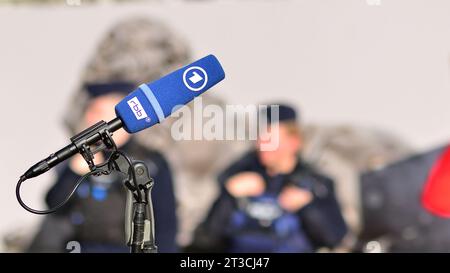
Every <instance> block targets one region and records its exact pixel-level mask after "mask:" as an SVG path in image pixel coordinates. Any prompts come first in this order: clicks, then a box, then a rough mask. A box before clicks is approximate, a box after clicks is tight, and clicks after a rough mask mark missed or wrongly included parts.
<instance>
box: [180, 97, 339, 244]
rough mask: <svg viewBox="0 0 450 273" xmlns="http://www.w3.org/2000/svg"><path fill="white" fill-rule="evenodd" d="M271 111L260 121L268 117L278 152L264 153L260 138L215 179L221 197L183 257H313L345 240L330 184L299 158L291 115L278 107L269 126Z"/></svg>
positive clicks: (296, 127) (295, 124)
mask: <svg viewBox="0 0 450 273" xmlns="http://www.w3.org/2000/svg"><path fill="white" fill-rule="evenodd" d="M275 105H276V104H273V105H271V107H269V108H268V110H267V111H265V112H264V111H262V112H261V113H260V115H266V116H267V119H268V122H269V127H268V128H269V130H268V134H269V135H270V134H276V133H278V136H279V145H278V147H277V148H276V149H275V150H273V151H266V150H264V149H263V145H264V142H265V141H264V139H267V138H266V136H264V135H260V136H259V138H258V140H257V142H256V147H255V149H253V150H251V151H250V152H248V153H247V154H245V155H244V156H243V157H242V158H241V159H239V160H237V161H236V162H235V163H233V164H232V165H231V166H230V167H228V168H227V169H226V170H225V171H224V172H223V173H222V174H220V175H219V177H218V180H219V182H220V184H221V185H222V190H221V193H220V195H219V197H218V199H217V200H216V202H215V203H214V204H213V206H212V208H211V210H210V212H209V213H208V216H207V217H206V219H205V221H204V222H203V223H202V224H201V225H200V226H199V227H198V229H197V231H196V235H195V239H194V242H193V243H192V245H191V246H190V247H188V248H187V251H219V252H313V251H316V250H317V249H318V248H320V247H328V248H333V247H336V246H338V245H339V243H340V242H341V240H342V239H343V238H344V236H345V235H346V233H347V225H346V223H345V221H344V219H343V217H342V214H341V211H340V206H339V204H338V202H337V200H336V197H335V193H334V185H333V181H332V180H331V179H330V178H328V177H326V176H324V175H322V174H320V173H318V172H317V171H316V170H314V169H313V168H312V167H311V166H308V165H307V164H306V163H305V162H304V161H303V160H302V159H301V157H299V152H300V151H301V150H302V147H303V138H302V133H301V128H300V126H299V124H298V119H297V113H296V111H295V109H294V108H292V107H290V106H288V105H277V106H278V108H279V119H278V120H275V119H274V120H272V118H271V113H272V111H271V109H272V108H273V107H274V106H275ZM275 123H277V125H278V126H271V125H274V124H275ZM273 130H277V131H276V132H275V131H273Z"/></svg>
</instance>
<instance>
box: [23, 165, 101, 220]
mask: <svg viewBox="0 0 450 273" xmlns="http://www.w3.org/2000/svg"><path fill="white" fill-rule="evenodd" d="M97 172H98V171H91V172H88V173H87V174H85V175H83V176H82V177H80V178H79V179H78V180H77V182H76V183H75V186H74V187H73V189H72V191H71V192H70V194H69V195H68V196H67V197H66V199H64V201H62V202H61V203H59V204H58V205H56V206H55V207H53V208H51V209H48V210H36V209H32V208H30V207H28V206H27V205H26V204H25V203H24V202H23V200H22V197H21V196H20V187H21V186H22V183H23V182H24V181H25V180H26V179H25V177H24V176H22V177H20V179H19V181H18V182H17V186H16V197H17V201H18V202H19V204H20V205H21V206H22V207H23V208H24V209H25V210H27V211H29V212H31V213H34V214H49V213H53V212H55V211H56V210H58V209H59V208H61V207H62V206H64V205H65V204H66V203H67V202H68V201H69V199H70V198H72V196H73V194H74V193H75V191H76V190H77V189H78V187H79V186H80V184H81V183H82V182H83V181H84V179H86V178H87V177H88V176H90V175H95V174H96V173H97Z"/></svg>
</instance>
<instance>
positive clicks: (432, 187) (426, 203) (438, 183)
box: [422, 146, 450, 218]
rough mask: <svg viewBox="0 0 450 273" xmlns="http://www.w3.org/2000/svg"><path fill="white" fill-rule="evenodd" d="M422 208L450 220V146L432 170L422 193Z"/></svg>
mask: <svg viewBox="0 0 450 273" xmlns="http://www.w3.org/2000/svg"><path fill="white" fill-rule="evenodd" d="M422 206H423V207H424V208H425V209H427V210H428V211H429V212H431V213H433V214H435V215H437V216H440V217H444V218H450V146H449V147H447V148H446V149H445V151H444V152H443V154H442V155H441V156H440V157H439V158H438V159H437V161H436V162H435V163H434V165H433V167H432V168H431V171H430V173H429V175H428V178H427V181H426V182H425V187H424V189H423V192H422Z"/></svg>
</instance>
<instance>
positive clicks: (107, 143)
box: [16, 118, 157, 253]
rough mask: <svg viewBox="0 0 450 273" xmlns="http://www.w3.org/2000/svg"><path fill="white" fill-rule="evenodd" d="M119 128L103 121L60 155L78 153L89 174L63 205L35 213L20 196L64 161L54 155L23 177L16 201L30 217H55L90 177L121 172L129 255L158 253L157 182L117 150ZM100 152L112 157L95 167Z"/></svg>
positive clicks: (140, 163)
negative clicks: (26, 183)
mask: <svg viewBox="0 0 450 273" xmlns="http://www.w3.org/2000/svg"><path fill="white" fill-rule="evenodd" d="M120 126H121V121H120V119H118V118H116V119H114V120H113V121H111V122H109V123H106V122H105V121H100V122H98V123H96V124H94V125H93V126H91V127H89V128H87V129H86V130H84V131H82V132H81V133H79V134H77V135H76V136H74V137H72V138H71V139H70V140H71V141H72V146H71V148H70V149H68V151H65V150H64V152H61V153H60V155H61V156H62V157H63V158H64V159H67V158H69V157H70V156H72V155H73V154H75V151H76V152H79V153H80V154H81V155H82V156H83V158H84V160H85V161H86V162H87V164H88V166H89V169H90V172H89V173H86V174H85V175H83V176H82V177H80V178H79V179H78V181H77V182H76V183H75V186H74V187H73V189H72V191H71V192H70V194H69V195H68V196H67V197H66V198H65V200H64V201H62V202H61V203H59V204H58V205H56V206H55V207H53V208H50V209H47V210H36V209H33V208H31V207H29V206H27V205H26V204H25V203H24V202H23V200H22V197H21V195H20V188H21V186H22V183H23V182H24V181H26V180H27V179H28V178H31V177H35V176H37V175H39V174H42V173H44V172H46V171H48V170H49V169H50V168H51V166H50V163H51V162H53V161H52V160H55V159H56V160H59V159H61V158H59V157H58V156H55V155H51V156H50V157H49V158H48V159H45V160H42V161H40V162H39V163H37V164H35V165H34V166H33V167H32V168H30V169H29V172H30V175H29V176H27V175H26V173H25V174H24V175H22V176H21V177H20V179H19V181H18V182H17V185H16V197H17V201H18V202H19V204H20V205H21V206H22V207H23V208H24V209H25V210H27V211H29V212H31V213H35V214H49V213H53V212H55V211H56V210H57V209H59V208H61V207H62V206H64V205H65V204H66V203H67V202H68V201H69V199H70V198H71V197H72V196H73V194H74V193H75V192H76V190H77V188H78V186H79V185H80V184H81V183H82V182H83V181H84V180H85V179H86V178H88V177H89V176H91V175H93V176H101V175H109V174H110V173H111V172H113V171H116V172H119V173H121V174H122V175H124V177H125V178H124V180H123V184H124V186H125V188H126V189H127V200H126V208H125V238H126V242H127V245H128V246H129V247H130V252H133V253H156V252H157V247H156V245H155V220H154V216H153V206H152V199H151V190H152V188H153V184H154V182H153V179H152V178H151V177H150V174H149V171H148V168H147V166H146V165H145V163H144V162H143V161H138V160H133V159H132V158H131V157H129V156H128V155H127V154H125V153H124V152H123V151H120V150H118V149H117V145H116V143H115V142H114V140H113V138H112V132H113V131H116V130H117V129H119V128H120ZM93 143H94V144H93ZM91 146H93V147H91ZM100 151H105V152H108V153H110V156H109V158H108V159H107V160H106V161H105V162H103V163H101V164H98V165H96V164H95V163H94V155H95V154H96V153H98V152H100ZM57 153H58V152H57ZM72 153H73V154H72ZM49 162H50V163H49ZM27 172H28V171H27Z"/></svg>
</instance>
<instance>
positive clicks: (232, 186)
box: [225, 172, 265, 198]
mask: <svg viewBox="0 0 450 273" xmlns="http://www.w3.org/2000/svg"><path fill="white" fill-rule="evenodd" d="M225 188H226V189H227V191H228V192H229V193H230V194H231V195H232V196H234V197H237V198H239V197H247V196H258V195H261V194H262V193H263V192H264V190H265V184H264V179H263V178H262V176H261V175H259V174H258V173H255V172H242V173H239V174H236V175H234V176H232V177H230V178H229V179H228V180H227V181H226V182H225Z"/></svg>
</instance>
